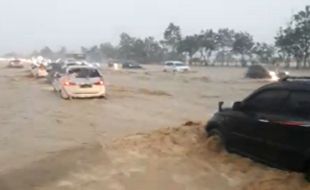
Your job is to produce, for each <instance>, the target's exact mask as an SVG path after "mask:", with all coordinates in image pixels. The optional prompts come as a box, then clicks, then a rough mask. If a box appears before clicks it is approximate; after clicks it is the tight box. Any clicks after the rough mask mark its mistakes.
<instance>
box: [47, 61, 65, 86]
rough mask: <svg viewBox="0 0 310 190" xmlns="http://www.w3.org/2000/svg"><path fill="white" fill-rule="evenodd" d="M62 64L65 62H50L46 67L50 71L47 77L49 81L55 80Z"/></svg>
mask: <svg viewBox="0 0 310 190" xmlns="http://www.w3.org/2000/svg"><path fill="white" fill-rule="evenodd" d="M62 65H63V64H61V63H50V64H49V65H48V66H47V67H46V70H47V72H48V75H47V77H46V79H47V81H48V82H49V83H52V82H53V80H54V79H55V74H56V73H57V72H59V71H60V70H61V67H62Z"/></svg>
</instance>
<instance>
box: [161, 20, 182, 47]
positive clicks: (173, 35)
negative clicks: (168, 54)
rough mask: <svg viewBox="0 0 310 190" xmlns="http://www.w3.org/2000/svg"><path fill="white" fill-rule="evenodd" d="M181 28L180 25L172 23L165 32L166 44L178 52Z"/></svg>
mask: <svg viewBox="0 0 310 190" xmlns="http://www.w3.org/2000/svg"><path fill="white" fill-rule="evenodd" d="M181 39H182V36H181V29H180V27H179V26H177V25H175V24H173V23H170V24H169V26H168V27H167V29H166V30H165V32H164V44H165V45H166V46H167V47H168V49H169V50H170V51H172V52H177V47H178V45H179V42H180V41H181Z"/></svg>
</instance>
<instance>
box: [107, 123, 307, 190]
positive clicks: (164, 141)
mask: <svg viewBox="0 0 310 190" xmlns="http://www.w3.org/2000/svg"><path fill="white" fill-rule="evenodd" d="M212 146H214V145H213V144H212V142H211V144H210V142H208V139H207V137H206V134H205V132H204V129H203V126H202V125H201V124H200V123H199V122H192V121H189V122H186V123H185V124H184V125H183V126H181V127H178V128H166V129H160V130H157V131H154V132H152V133H149V134H136V135H132V136H127V137H125V138H122V139H119V140H116V141H115V142H114V143H113V144H112V146H111V148H112V149H113V150H114V151H120V152H128V151H129V152H136V154H137V153H139V154H140V155H141V154H142V155H148V156H147V157H152V158H153V159H155V160H157V161H159V160H162V159H167V158H171V157H173V158H175V160H174V161H173V163H174V164H175V165H178V166H180V164H182V165H183V166H184V165H186V167H190V168H192V167H194V168H196V167H197V168H196V169H197V171H195V172H194V173H192V171H186V172H185V173H184V175H185V174H186V175H189V176H191V177H188V179H187V180H188V184H187V185H189V184H191V185H192V186H189V187H196V188H197V189H208V187H209V188H210V189H226V188H229V189H243V190H278V189H279V190H280V189H281V190H295V189H300V190H302V189H310V185H308V183H307V182H306V181H305V180H304V179H303V175H302V174H298V173H293V172H286V171H281V170H277V169H273V168H270V167H268V166H264V165H262V164H259V163H256V162H253V161H251V160H249V159H247V158H244V157H240V156H237V155H235V154H229V153H227V152H225V151H221V152H214V151H213V150H212V148H211V147H212ZM159 162H160V161H159ZM165 164H167V165H166V166H167V168H166V169H167V170H169V171H172V174H173V170H175V169H176V168H175V167H172V166H171V165H172V163H165ZM166 166H162V167H166ZM169 167H170V168H169ZM168 168H169V169H168ZM197 175H198V176H197ZM213 178H216V179H213ZM197 179H199V180H198V181H200V180H202V179H204V180H205V182H204V183H201V184H198V181H196V180H197ZM190 181H191V182H190ZM196 182H197V183H196ZM202 184H204V185H203V186H201V185H202ZM193 189H195V188H193Z"/></svg>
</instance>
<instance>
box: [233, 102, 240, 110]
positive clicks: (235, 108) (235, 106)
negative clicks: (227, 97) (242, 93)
mask: <svg viewBox="0 0 310 190" xmlns="http://www.w3.org/2000/svg"><path fill="white" fill-rule="evenodd" d="M232 109H233V110H234V111H240V110H241V109H242V102H234V104H233V107H232Z"/></svg>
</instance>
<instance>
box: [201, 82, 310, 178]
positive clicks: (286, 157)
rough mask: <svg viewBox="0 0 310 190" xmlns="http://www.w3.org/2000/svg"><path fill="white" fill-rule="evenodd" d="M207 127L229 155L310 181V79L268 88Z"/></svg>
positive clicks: (226, 110)
mask: <svg viewBox="0 0 310 190" xmlns="http://www.w3.org/2000/svg"><path fill="white" fill-rule="evenodd" d="M222 105H223V102H220V103H219V111H218V112H217V113H215V115H214V116H213V118H212V119H211V120H210V121H209V122H208V124H207V125H206V131H207V133H208V136H209V137H213V138H214V137H216V138H217V139H220V140H221V142H222V143H223V145H224V146H225V148H226V149H227V151H229V152H235V153H238V154H241V155H243V156H247V157H250V158H252V159H254V160H257V161H260V162H263V163H266V164H269V165H271V166H274V167H277V168H281V169H289V170H294V171H301V172H305V173H306V177H307V179H308V180H309V178H310V77H286V78H283V79H282V80H280V81H279V82H275V83H272V84H268V85H265V86H263V87H261V88H259V89H258V90H256V91H255V92H254V93H252V94H251V95H250V96H249V97H247V98H246V99H244V100H243V101H241V102H235V103H234V104H233V107H232V108H224V109H223V108H222Z"/></svg>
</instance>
